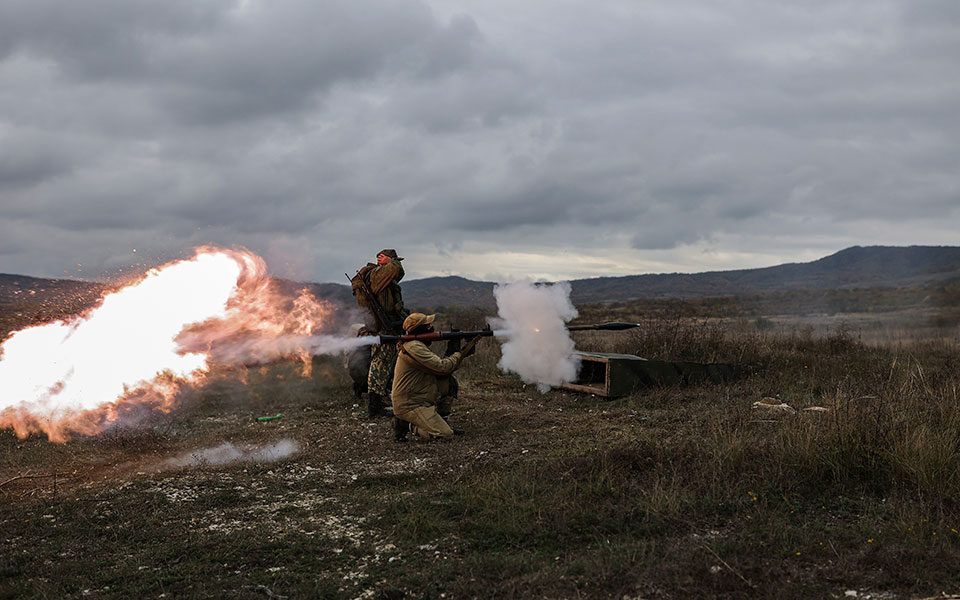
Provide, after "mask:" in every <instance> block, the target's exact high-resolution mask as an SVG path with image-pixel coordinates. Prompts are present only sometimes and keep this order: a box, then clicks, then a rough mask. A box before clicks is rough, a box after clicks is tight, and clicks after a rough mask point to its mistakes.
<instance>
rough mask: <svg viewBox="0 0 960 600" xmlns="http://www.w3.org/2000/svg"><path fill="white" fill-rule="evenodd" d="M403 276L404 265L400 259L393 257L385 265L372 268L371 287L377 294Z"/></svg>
mask: <svg viewBox="0 0 960 600" xmlns="http://www.w3.org/2000/svg"><path fill="white" fill-rule="evenodd" d="M402 278H403V266H402V265H401V264H400V261H399V260H397V259H395V258H393V259H390V262H388V263H387V264H385V265H380V266H377V267H374V268H373V269H371V270H370V288H371V289H372V290H373V292H374V293H375V294H379V293H380V292H381V291H383V289H384V288H386V287H387V286H388V285H390V282H391V281H394V280H396V281H400V279H402Z"/></svg>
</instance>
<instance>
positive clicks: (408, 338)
mask: <svg viewBox="0 0 960 600" xmlns="http://www.w3.org/2000/svg"><path fill="white" fill-rule="evenodd" d="M635 327H640V323H623V322H620V321H611V322H610V323H597V324H594V325H571V326H569V327H567V331H623V330H624V329H633V328H635ZM509 335H510V331H509V330H493V329H490V328H489V327H488V328H486V329H480V330H479V331H432V332H430V333H418V334H416V335H413V334H407V335H381V336H377V337H379V338H380V342H379V343H381V344H393V343H397V342H412V341H414V340H416V341H419V342H439V341H442V340H455V339H473V338H479V337H492V336H497V337H502V336H509Z"/></svg>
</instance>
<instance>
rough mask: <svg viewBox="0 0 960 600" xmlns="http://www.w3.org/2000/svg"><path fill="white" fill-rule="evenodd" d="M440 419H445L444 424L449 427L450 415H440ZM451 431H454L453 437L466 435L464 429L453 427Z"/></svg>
mask: <svg viewBox="0 0 960 600" xmlns="http://www.w3.org/2000/svg"><path fill="white" fill-rule="evenodd" d="M440 418H441V419H443V422H444V423H446V424H447V425H449V424H450V415H440ZM450 429H453V435H463V434H464V433H466V432H465V431H464V430H462V429H454V428H453V427H451V428H450Z"/></svg>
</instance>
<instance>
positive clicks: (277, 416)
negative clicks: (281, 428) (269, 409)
mask: <svg viewBox="0 0 960 600" xmlns="http://www.w3.org/2000/svg"><path fill="white" fill-rule="evenodd" d="M282 416H283V413H277V414H275V415H273V416H272V417H257V420H258V421H276V420H277V419H279V418H280V417H282Z"/></svg>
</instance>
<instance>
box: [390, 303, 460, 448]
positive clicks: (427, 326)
mask: <svg viewBox="0 0 960 600" xmlns="http://www.w3.org/2000/svg"><path fill="white" fill-rule="evenodd" d="M435 318H436V315H425V314H423V313H413V314H411V315H410V316H408V317H407V318H406V319H405V320H404V321H403V329H404V331H406V332H407V333H408V334H421V333H429V332H431V331H433V325H432V323H433V320H434V319H435ZM456 341H459V340H456ZM429 344H430V342H426V343H424V342H420V341H416V340H414V341H412V342H404V343H402V344H401V345H400V355H399V357H398V358H397V367H396V370H395V371H394V373H393V393H392V394H391V396H392V400H393V414H394V415H395V417H394V421H393V426H394V435H395V438H396V440H397V441H398V442H402V441H404V440H405V439H406V435H407V432H409V431H412V432H413V433H415V434H417V435H418V436H420V437H422V438H448V437H450V436H452V435H454V434H459V433H463V432H461V431H455V430H453V429H451V428H450V425H448V424H447V421H446V418H447V417H448V416H449V415H450V410H451V408H452V407H453V399H454V398H455V397H456V394H457V387H458V386H457V382H456V379H454V378H453V372H454V371H456V370H457V368H459V367H460V362H461V361H462V360H463V359H464V358H465V357H467V356H469V355H471V354H473V352H474V344H475V340H474V341H471V342H470V343H468V344H467V347H466V348H465V349H464V350H463V351H462V352H461V351H460V350H459V348H458V347H454V348H451V347H450V346H449V345H448V348H447V349H448V352H447V354H449V356H446V357H444V358H441V357H439V356H437V355H436V354H434V353H433V351H431V350H430V348H428V346H429ZM451 350H453V351H452V352H450V351H451Z"/></svg>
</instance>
